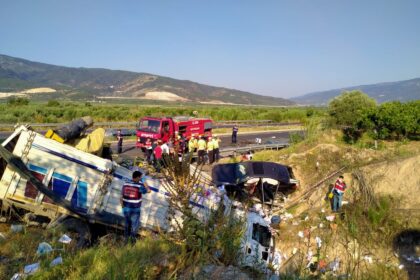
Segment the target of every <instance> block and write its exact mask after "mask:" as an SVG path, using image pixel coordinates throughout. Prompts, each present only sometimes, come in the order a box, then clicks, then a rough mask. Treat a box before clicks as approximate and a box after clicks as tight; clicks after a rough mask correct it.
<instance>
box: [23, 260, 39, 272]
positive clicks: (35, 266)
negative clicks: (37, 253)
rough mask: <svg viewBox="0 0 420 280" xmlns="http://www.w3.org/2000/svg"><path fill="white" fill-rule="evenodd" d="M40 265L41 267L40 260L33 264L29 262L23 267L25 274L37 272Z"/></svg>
mask: <svg viewBox="0 0 420 280" xmlns="http://www.w3.org/2000/svg"><path fill="white" fill-rule="evenodd" d="M39 267H40V263H39V262H37V263H33V264H28V265H26V266H25V267H24V268H23V273H24V274H29V275H31V274H34V273H35V272H37V271H38V269H39Z"/></svg>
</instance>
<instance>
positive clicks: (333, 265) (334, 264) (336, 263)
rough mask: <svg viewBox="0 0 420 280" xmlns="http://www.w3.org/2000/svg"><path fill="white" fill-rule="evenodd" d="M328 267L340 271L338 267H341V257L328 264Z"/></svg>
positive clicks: (333, 270)
mask: <svg viewBox="0 0 420 280" xmlns="http://www.w3.org/2000/svg"><path fill="white" fill-rule="evenodd" d="M328 267H329V268H330V270H331V271H332V272H336V271H338V269H339V268H340V259H338V258H336V259H335V260H334V261H333V262H330V263H329V264H328Z"/></svg>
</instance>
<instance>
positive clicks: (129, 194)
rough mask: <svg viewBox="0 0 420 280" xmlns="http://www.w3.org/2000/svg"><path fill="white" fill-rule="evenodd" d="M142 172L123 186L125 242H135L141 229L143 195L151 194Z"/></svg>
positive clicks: (122, 204)
mask: <svg viewBox="0 0 420 280" xmlns="http://www.w3.org/2000/svg"><path fill="white" fill-rule="evenodd" d="M142 177H143V174H142V173H141V172H140V171H134V172H133V179H132V181H131V182H127V183H125V184H124V185H123V187H122V190H121V198H120V203H121V206H122V207H123V214H124V218H125V227H124V237H125V241H126V242H128V241H129V240H130V241H131V242H135V240H136V238H137V233H138V231H139V227H140V208H141V199H142V195H143V194H146V193H149V192H150V188H149V186H147V184H146V182H145V180H144V179H143V178H142Z"/></svg>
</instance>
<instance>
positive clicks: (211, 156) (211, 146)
mask: <svg viewBox="0 0 420 280" xmlns="http://www.w3.org/2000/svg"><path fill="white" fill-rule="evenodd" d="M207 154H208V156H209V163H210V164H213V162H214V142H213V139H212V137H211V136H209V138H208V141H207Z"/></svg>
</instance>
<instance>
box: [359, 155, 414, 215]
mask: <svg viewBox="0 0 420 280" xmlns="http://www.w3.org/2000/svg"><path fill="white" fill-rule="evenodd" d="M361 170H362V172H363V173H364V174H365V176H366V178H368V180H369V182H368V183H369V184H370V185H371V186H372V187H373V189H374V191H375V193H376V194H385V195H392V196H395V197H396V198H397V199H399V200H400V205H401V206H400V207H401V208H403V209H417V208H419V207H420V195H419V193H420V155H417V156H413V157H410V158H407V159H403V160H395V161H390V162H384V163H378V164H372V165H368V166H366V167H363V168H362V169H361Z"/></svg>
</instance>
